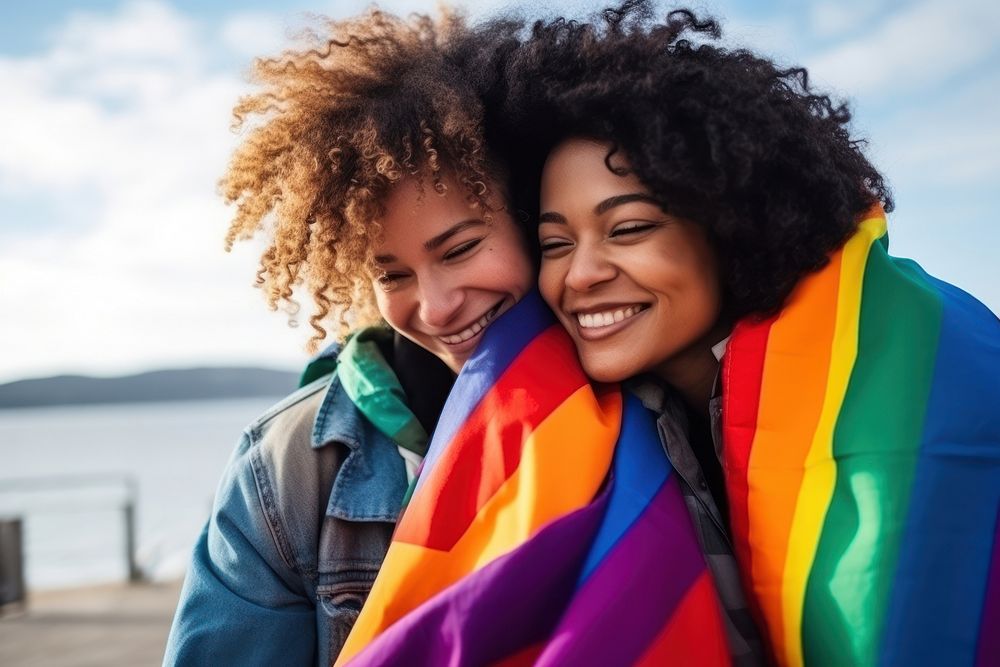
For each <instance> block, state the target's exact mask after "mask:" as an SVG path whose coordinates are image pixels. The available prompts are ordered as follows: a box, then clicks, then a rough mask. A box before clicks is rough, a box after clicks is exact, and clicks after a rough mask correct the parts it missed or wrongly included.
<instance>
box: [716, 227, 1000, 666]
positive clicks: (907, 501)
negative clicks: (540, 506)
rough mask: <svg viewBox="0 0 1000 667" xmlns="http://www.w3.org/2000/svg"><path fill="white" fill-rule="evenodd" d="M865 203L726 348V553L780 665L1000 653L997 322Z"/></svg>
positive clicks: (951, 661) (945, 661)
mask: <svg viewBox="0 0 1000 667" xmlns="http://www.w3.org/2000/svg"><path fill="white" fill-rule="evenodd" d="M887 249H888V241H887V236H886V223H885V216H884V214H883V213H882V211H881V209H878V210H876V211H873V212H871V213H870V214H869V215H868V216H867V219H866V220H864V221H863V222H862V223H861V225H860V229H859V231H858V232H857V234H856V235H855V236H854V237H853V238H851V239H850V240H849V241H848V243H847V244H846V245H845V246H844V247H843V248H842V249H841V250H840V251H838V252H837V253H835V254H834V255H833V257H832V259H831V262H830V264H829V265H828V266H826V267H825V268H824V269H823V270H822V271H820V272H819V273H817V274H814V275H812V276H810V277H808V278H807V279H805V280H804V281H803V282H802V284H801V285H799V286H798V287H797V288H796V291H795V293H794V294H793V295H792V298H791V300H790V302H789V303H788V305H787V306H786V307H785V309H784V310H783V311H782V312H781V313H779V315H778V316H776V317H774V318H771V319H769V320H767V321H763V322H759V321H758V322H742V323H740V324H739V325H738V326H737V327H736V329H735V331H734V333H733V336H732V338H731V339H730V342H729V346H728V349H727V352H726V356H725V357H724V360H723V388H724V391H723V424H724V434H725V442H726V447H725V455H724V468H725V473H726V484H727V490H728V495H729V502H730V506H731V524H732V532H733V538H734V547H735V549H736V554H737V558H738V560H739V563H740V567H741V571H742V573H743V576H744V582H745V586H746V588H747V590H748V591H750V592H752V594H753V597H754V599H755V603H756V605H757V609H756V611H757V612H758V616H759V619H761V624H762V627H764V628H766V634H767V636H768V638H769V641H770V645H771V649H772V651H773V655H774V657H775V658H776V660H777V662H778V663H779V664H782V665H810V666H812V665H837V666H838V667H846V666H850V665H948V666H949V667H951V666H954V665H1000V542H998V537H997V535H998V530H997V528H998V516H1000V515H998V507H1000V323H998V321H997V318H996V316H995V315H994V314H993V313H991V312H990V311H989V310H988V309H987V308H986V307H985V306H983V305H982V304H980V303H979V302H978V301H976V300H975V299H973V298H972V297H970V296H969V295H968V294H966V293H964V292H962V291H961V290H959V289H956V288H955V287H953V286H951V285H948V284H946V283H943V282H941V281H939V280H936V279H934V278H932V277H930V276H928V275H927V274H926V273H924V272H923V271H922V270H921V269H920V268H919V267H918V266H917V265H916V264H914V263H913V262H910V261H908V260H900V259H896V258H892V257H890V256H889V255H888V252H887Z"/></svg>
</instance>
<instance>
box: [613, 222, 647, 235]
mask: <svg viewBox="0 0 1000 667" xmlns="http://www.w3.org/2000/svg"><path fill="white" fill-rule="evenodd" d="M656 226H657V225H656V224H654V223H652V222H627V223H625V224H623V225H619V226H617V227H615V228H614V229H613V230H611V236H612V237H615V236H628V235H629V234H641V233H642V232H647V231H649V230H650V229H653V228H654V227H656Z"/></svg>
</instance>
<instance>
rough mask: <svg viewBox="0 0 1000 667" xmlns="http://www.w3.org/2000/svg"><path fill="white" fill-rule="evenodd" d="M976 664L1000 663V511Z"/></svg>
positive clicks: (994, 534) (982, 666) (994, 535)
mask: <svg viewBox="0 0 1000 667" xmlns="http://www.w3.org/2000/svg"><path fill="white" fill-rule="evenodd" d="M976 665H977V666H978V667H986V665H1000V513H997V521H996V527H995V528H994V529H993V558H991V559H990V577H989V583H987V585H986V600H985V601H984V603H983V613H982V616H981V620H980V621H979V647H978V650H977V651H976Z"/></svg>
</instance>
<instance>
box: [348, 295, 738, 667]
mask: <svg viewBox="0 0 1000 667" xmlns="http://www.w3.org/2000/svg"><path fill="white" fill-rule="evenodd" d="M668 657H669V659H670V660H674V661H679V662H676V664H698V665H721V664H728V662H729V652H728V647H727V645H726V640H725V636H724V628H723V624H722V616H721V610H720V609H719V606H718V602H717V595H716V592H715V589H714V585H713V582H712V579H711V575H710V573H709V571H708V569H707V566H706V565H705V561H704V558H703V556H702V554H701V551H700V549H699V547H698V542H697V538H696V536H695V534H694V530H693V527H692V524H691V521H690V518H689V516H688V513H687V509H686V507H685V505H684V500H683V498H682V496H681V493H680V489H679V487H678V485H677V478H676V476H675V475H674V473H673V471H672V469H671V468H670V465H669V463H668V461H667V458H666V455H665V454H664V452H663V449H662V447H661V446H660V443H659V439H658V436H657V434H656V427H655V418H654V416H653V415H652V414H651V413H649V412H648V411H647V410H646V409H645V408H644V407H643V406H642V405H641V403H639V402H638V400H637V399H635V398H632V397H625V398H623V397H622V395H621V393H620V392H619V390H618V389H617V388H616V387H593V386H591V385H590V383H589V382H588V381H587V378H586V377H585V376H584V375H583V372H582V371H581V369H580V367H579V364H578V362H577V359H576V353H575V350H574V348H573V343H572V341H571V340H570V339H569V337H568V336H567V334H566V333H565V332H564V331H563V330H562V328H561V327H560V326H559V325H558V324H556V323H555V322H554V321H553V319H552V315H551V314H550V313H549V311H548V310H547V309H546V308H545V306H544V304H542V302H541V300H540V298H539V297H538V295H537V294H535V293H532V294H529V295H528V296H526V297H525V298H524V299H523V300H522V301H521V302H520V303H518V304H517V305H516V306H515V307H514V308H513V309H511V311H509V312H508V313H506V314H505V315H504V316H503V317H501V318H500V319H498V320H497V322H495V323H494V324H493V325H492V326H491V327H490V328H489V330H488V331H487V332H486V334H485V335H484V340H483V341H482V343H481V344H480V346H479V348H478V349H477V351H476V353H475V355H474V356H473V358H472V359H470V360H469V362H468V363H467V364H466V365H465V367H464V368H463V370H462V373H461V374H460V375H459V377H458V380H457V381H456V385H455V389H454V390H453V391H452V394H451V396H450V398H449V400H448V403H447V405H446V406H445V409H444V412H443V414H442V417H441V420H440V422H439V424H438V428H437V431H436V432H435V434H434V438H433V440H432V443H431V446H430V449H429V451H428V454H427V457H426V459H425V460H424V466H423V470H422V472H421V474H420V477H419V480H418V483H417V486H416V489H415V491H414V493H413V495H412V498H411V500H410V503H409V505H408V506H407V508H406V510H405V511H404V513H403V515H402V517H401V519H400V522H399V524H398V525H397V528H396V533H395V535H394V537H393V542H392V544H391V545H390V548H389V552H388V554H387V555H386V559H385V562H384V564H383V566H382V570H381V571H380V573H379V576H378V578H377V579H376V581H375V585H374V587H373V589H372V592H371V594H370V595H369V598H368V600H367V602H366V603H365V606H364V608H363V609H362V611H361V614H360V616H359V618H358V620H357V623H356V624H355V626H354V629H353V631H352V632H351V634H350V636H349V637H348V639H347V643H346V645H345V647H344V649H343V651H342V652H341V654H340V656H339V657H338V660H337V663H336V664H337V665H351V666H352V667H353V666H360V665H365V666H368V665H400V664H427V665H503V666H505V667H511V666H514V665H529V664H534V665H555V664H561V665H632V664H635V665H659V664H664V661H665V660H667V658H668Z"/></svg>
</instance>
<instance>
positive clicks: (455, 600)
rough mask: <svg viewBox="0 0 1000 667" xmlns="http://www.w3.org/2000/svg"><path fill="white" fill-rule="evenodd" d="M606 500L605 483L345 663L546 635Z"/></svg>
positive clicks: (483, 659) (458, 658)
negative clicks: (586, 502)
mask: <svg viewBox="0 0 1000 667" xmlns="http://www.w3.org/2000/svg"><path fill="white" fill-rule="evenodd" d="M607 502H608V494H607V492H606V491H605V492H604V493H602V494H601V495H600V496H599V497H598V498H597V499H596V500H595V501H594V502H592V503H591V504H590V505H588V506H586V507H584V508H582V509H579V510H577V511H575V512H573V513H571V514H567V515H566V516H564V517H561V518H559V519H556V520H555V521H553V522H552V523H550V524H548V525H547V526H545V527H544V528H542V529H541V530H540V531H538V532H537V533H536V534H535V535H534V536H533V537H532V538H531V539H530V540H528V541H527V542H525V543H524V544H522V545H521V546H519V547H518V548H517V549H515V550H514V551H512V552H510V553H508V554H506V555H504V556H502V557H500V558H498V559H496V560H495V561H493V562H492V563H489V564H488V565H486V566H485V567H484V568H482V569H481V570H478V571H476V572H474V573H472V574H470V575H469V576H467V577H465V578H464V579H462V580H461V581H459V582H458V583H456V584H454V585H453V586H451V587H449V588H447V589H445V590H444V591H442V592H441V593H439V594H437V595H436V596H435V597H433V598H431V599H430V600H428V601H427V602H425V603H424V604H423V605H421V606H420V607H418V608H417V609H415V610H413V611H412V612H410V613H409V614H407V615H406V616H404V617H403V618H402V619H400V620H399V621H398V622H396V623H395V624H394V625H392V626H391V627H390V628H389V629H388V630H386V631H385V632H383V633H382V634H381V635H379V636H378V637H376V638H375V640H374V641H372V643H371V644H369V645H368V646H367V647H366V648H365V649H364V650H363V651H362V652H361V653H359V654H358V655H357V656H355V657H354V659H353V660H351V661H350V662H349V663H348V664H349V665H350V667H358V666H361V665H364V666H370V665H416V664H420V665H456V666H457V665H483V664H489V663H492V662H495V661H497V660H501V659H503V658H506V657H508V656H510V655H512V654H514V653H516V652H518V651H520V650H521V649H523V648H525V647H528V646H531V645H532V644H535V643H537V642H539V641H542V640H544V639H545V638H546V637H547V636H548V634H549V633H550V632H551V630H552V628H553V627H555V625H556V623H557V622H558V621H559V617H560V615H561V614H562V611H563V609H565V607H566V604H567V602H568V600H569V598H570V597H571V596H572V595H573V592H574V588H575V586H576V581H577V578H578V577H579V574H580V569H581V567H583V562H584V559H585V558H586V557H587V551H588V549H589V548H590V543H591V541H592V540H593V539H594V533H595V532H596V531H597V527H598V525H599V524H600V522H601V519H602V517H603V516H604V513H605V510H606V507H607ZM682 509H683V508H682Z"/></svg>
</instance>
